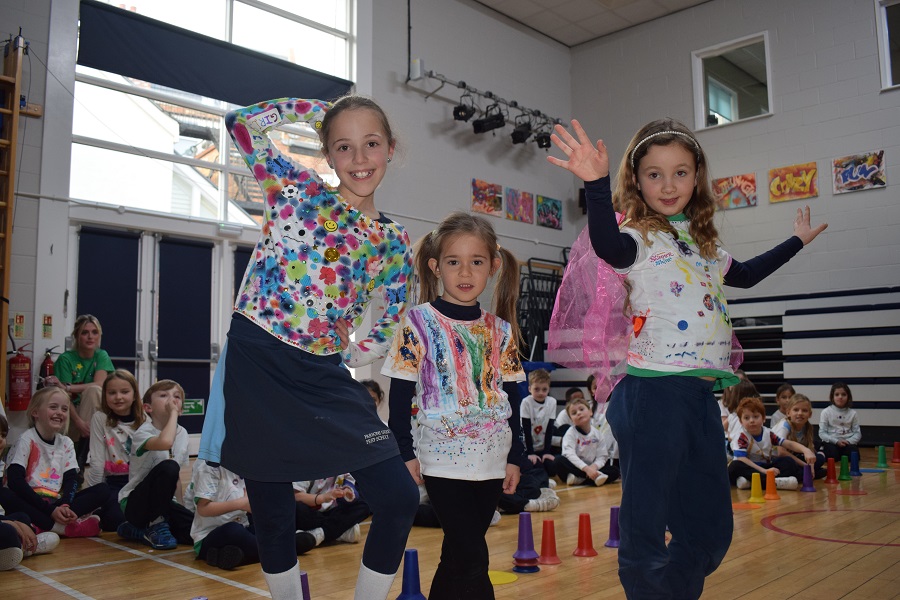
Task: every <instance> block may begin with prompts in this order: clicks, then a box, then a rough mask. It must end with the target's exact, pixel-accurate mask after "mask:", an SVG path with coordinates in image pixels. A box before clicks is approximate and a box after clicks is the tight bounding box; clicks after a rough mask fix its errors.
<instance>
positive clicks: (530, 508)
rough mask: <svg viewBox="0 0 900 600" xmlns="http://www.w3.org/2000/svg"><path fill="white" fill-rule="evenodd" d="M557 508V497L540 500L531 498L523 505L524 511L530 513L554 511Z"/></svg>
mask: <svg viewBox="0 0 900 600" xmlns="http://www.w3.org/2000/svg"><path fill="white" fill-rule="evenodd" d="M558 506H559V497H557V496H547V497H542V498H533V499H531V500H529V501H528V503H527V504H525V511H526V512H530V513H535V512H547V511H550V510H556V508H557V507H558Z"/></svg>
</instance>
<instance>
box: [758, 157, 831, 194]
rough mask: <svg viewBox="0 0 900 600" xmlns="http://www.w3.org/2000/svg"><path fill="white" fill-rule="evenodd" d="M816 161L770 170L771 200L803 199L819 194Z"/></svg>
mask: <svg viewBox="0 0 900 600" xmlns="http://www.w3.org/2000/svg"><path fill="white" fill-rule="evenodd" d="M818 171H819V169H818V167H817V166H816V163H814V162H811V163H803V164H799V165H790V166H787V167H778V168H777V169H770V170H769V202H787V201H788V200H803V199H804V198H815V197H816V196H818V195H819V181H818Z"/></svg>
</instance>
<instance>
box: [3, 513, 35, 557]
mask: <svg viewBox="0 0 900 600" xmlns="http://www.w3.org/2000/svg"><path fill="white" fill-rule="evenodd" d="M10 521H19V522H20V523H25V524H26V525H28V526H31V519H29V518H28V515H26V514H25V513H21V512H18V513H14V514H11V515H6V516H5V517H0V550H6V549H7V548H21V547H22V540H20V539H19V532H18V531H17V530H16V528H15V527H13V526H12V525H11V524H10V523H9V522H10Z"/></svg>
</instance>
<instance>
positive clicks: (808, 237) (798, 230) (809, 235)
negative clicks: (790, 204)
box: [794, 205, 828, 246]
mask: <svg viewBox="0 0 900 600" xmlns="http://www.w3.org/2000/svg"><path fill="white" fill-rule="evenodd" d="M827 227H828V223H822V224H821V225H819V226H818V227H816V228H813V227H812V225H810V223H809V205H806V210H804V209H802V208H798V209H797V218H796V219H794V235H796V236H797V237H798V238H800V240H801V241H802V242H803V245H804V246H805V245H807V244H808V243H810V242H811V241H813V240H814V239H816V236H817V235H819V234H820V233H822V232H823V231H825V229H826V228H827Z"/></svg>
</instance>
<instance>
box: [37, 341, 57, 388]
mask: <svg viewBox="0 0 900 600" xmlns="http://www.w3.org/2000/svg"><path fill="white" fill-rule="evenodd" d="M57 348H59V346H53V347H52V348H47V350H45V351H44V360H42V361H41V366H40V367H38V381H37V389H41V388H42V387H44V381H45V380H46V379H47V378H48V377H50V376H51V375H53V355H54V354H59V352H54V350H56V349H57Z"/></svg>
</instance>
